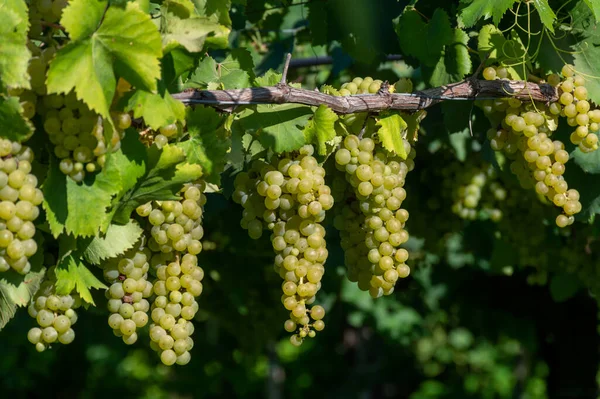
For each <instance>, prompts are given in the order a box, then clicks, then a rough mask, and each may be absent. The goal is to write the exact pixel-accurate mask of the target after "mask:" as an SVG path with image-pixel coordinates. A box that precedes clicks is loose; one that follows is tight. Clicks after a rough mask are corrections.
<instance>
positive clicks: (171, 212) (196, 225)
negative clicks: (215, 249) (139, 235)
mask: <svg viewBox="0 0 600 399" xmlns="http://www.w3.org/2000/svg"><path fill="white" fill-rule="evenodd" d="M205 188H206V183H204V182H203V181H199V182H197V183H195V184H187V185H185V186H184V187H183V189H182V191H181V194H182V195H183V199H182V200H181V201H151V202H148V203H146V204H143V205H140V206H139V207H138V208H137V209H136V212H137V214H138V215H139V216H141V217H144V218H147V219H148V223H149V225H148V228H149V229H150V234H151V238H150V240H149V242H148V247H149V248H150V250H152V251H153V252H165V253H168V252H173V251H175V252H182V253H184V252H185V253H190V254H192V255H197V254H199V253H200V251H202V243H201V242H200V240H201V239H202V236H203V235H204V229H203V228H202V212H203V211H202V207H203V206H204V204H205V203H206V196H205V195H204V194H203V192H204V189H205Z"/></svg>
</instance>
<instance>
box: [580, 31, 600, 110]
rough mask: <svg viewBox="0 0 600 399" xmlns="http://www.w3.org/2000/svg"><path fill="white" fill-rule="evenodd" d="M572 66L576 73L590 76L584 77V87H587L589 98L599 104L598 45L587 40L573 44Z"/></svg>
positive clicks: (599, 56) (599, 53) (599, 63)
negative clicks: (588, 77)
mask: <svg viewBox="0 0 600 399" xmlns="http://www.w3.org/2000/svg"><path fill="white" fill-rule="evenodd" d="M573 49H574V50H575V54H574V56H573V66H574V67H575V70H576V71H577V73H578V74H581V75H584V76H591V77H592V78H590V79H586V82H585V87H586V88H587V89H588V95H589V97H590V99H591V100H592V101H593V102H595V103H596V104H600V79H597V78H596V76H598V65H600V46H599V45H596V44H592V43H588V42H583V43H578V44H577V45H575V46H573Z"/></svg>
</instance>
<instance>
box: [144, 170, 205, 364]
mask: <svg viewBox="0 0 600 399" xmlns="http://www.w3.org/2000/svg"><path fill="white" fill-rule="evenodd" d="M205 188H206V183H205V182H204V181H201V180H200V181H197V182H195V183H191V184H186V185H184V186H183V188H182V189H181V191H180V194H181V196H182V199H181V200H179V201H152V202H148V203H146V204H143V205H140V206H139V207H138V208H137V209H136V212H137V214H138V215H139V216H141V217H143V218H147V226H146V230H147V231H148V232H149V233H150V235H151V237H150V240H149V242H148V248H149V249H150V250H151V251H152V253H153V256H152V259H151V267H152V269H153V270H155V271H156V276H157V280H156V281H155V282H154V285H153V287H152V292H153V293H154V294H155V295H156V297H155V298H154V301H153V303H152V308H151V309H152V313H151V318H152V321H153V323H152V324H151V325H150V339H151V340H152V342H151V344H150V345H151V347H152V349H154V350H156V351H157V352H158V353H159V354H160V359H161V361H162V362H163V363H164V364H166V365H168V366H171V365H173V364H175V363H176V364H179V365H184V364H187V363H188V362H189V361H190V358H191V356H190V353H189V351H190V350H191V349H192V346H193V345H194V342H193V340H192V338H191V335H192V333H193V332H194V325H193V324H192V322H191V320H192V319H193V318H194V316H195V314H196V312H197V311H198V303H197V302H196V297H198V296H199V295H200V294H201V293H202V282H201V281H202V279H203V278H204V271H203V270H202V268H201V267H200V266H198V259H197V257H196V255H198V254H199V253H200V252H201V251H202V243H201V242H200V240H201V239H202V237H203V235H204V230H203V228H202V215H203V206H204V204H205V203H206V196H205V195H204V190H205Z"/></svg>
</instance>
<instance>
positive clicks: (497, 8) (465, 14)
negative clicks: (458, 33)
mask: <svg viewBox="0 0 600 399" xmlns="http://www.w3.org/2000/svg"><path fill="white" fill-rule="evenodd" d="M516 2H517V0H494V1H489V0H472V1H471V2H470V4H469V5H468V6H467V7H465V8H463V9H462V10H461V11H460V17H461V19H462V22H463V24H464V25H465V27H467V28H470V27H471V26H473V25H475V24H476V23H477V21H479V20H480V19H488V18H490V17H491V18H492V21H493V22H494V24H495V25H498V24H499V23H500V20H501V19H502V16H503V15H504V13H505V12H506V11H508V10H509V9H510V8H511V7H512V6H513V4H514V3H516ZM461 3H468V1H464V0H462V1H461Z"/></svg>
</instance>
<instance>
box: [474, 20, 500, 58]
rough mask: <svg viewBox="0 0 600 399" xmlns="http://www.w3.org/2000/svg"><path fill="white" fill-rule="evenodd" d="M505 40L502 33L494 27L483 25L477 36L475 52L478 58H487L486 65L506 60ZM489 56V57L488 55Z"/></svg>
mask: <svg viewBox="0 0 600 399" xmlns="http://www.w3.org/2000/svg"><path fill="white" fill-rule="evenodd" d="M505 43H506V39H505V38H504V35H503V34H502V31H501V30H500V29H498V28H497V27H495V26H494V25H485V26H483V27H482V28H481V29H480V30H479V35H478V36H477V51H478V52H479V58H480V59H485V57H487V61H486V65H490V64H495V63H499V62H501V61H503V60H504V59H506V57H505V56H504V51H503V50H504V44H505ZM488 54H489V55H488Z"/></svg>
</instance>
